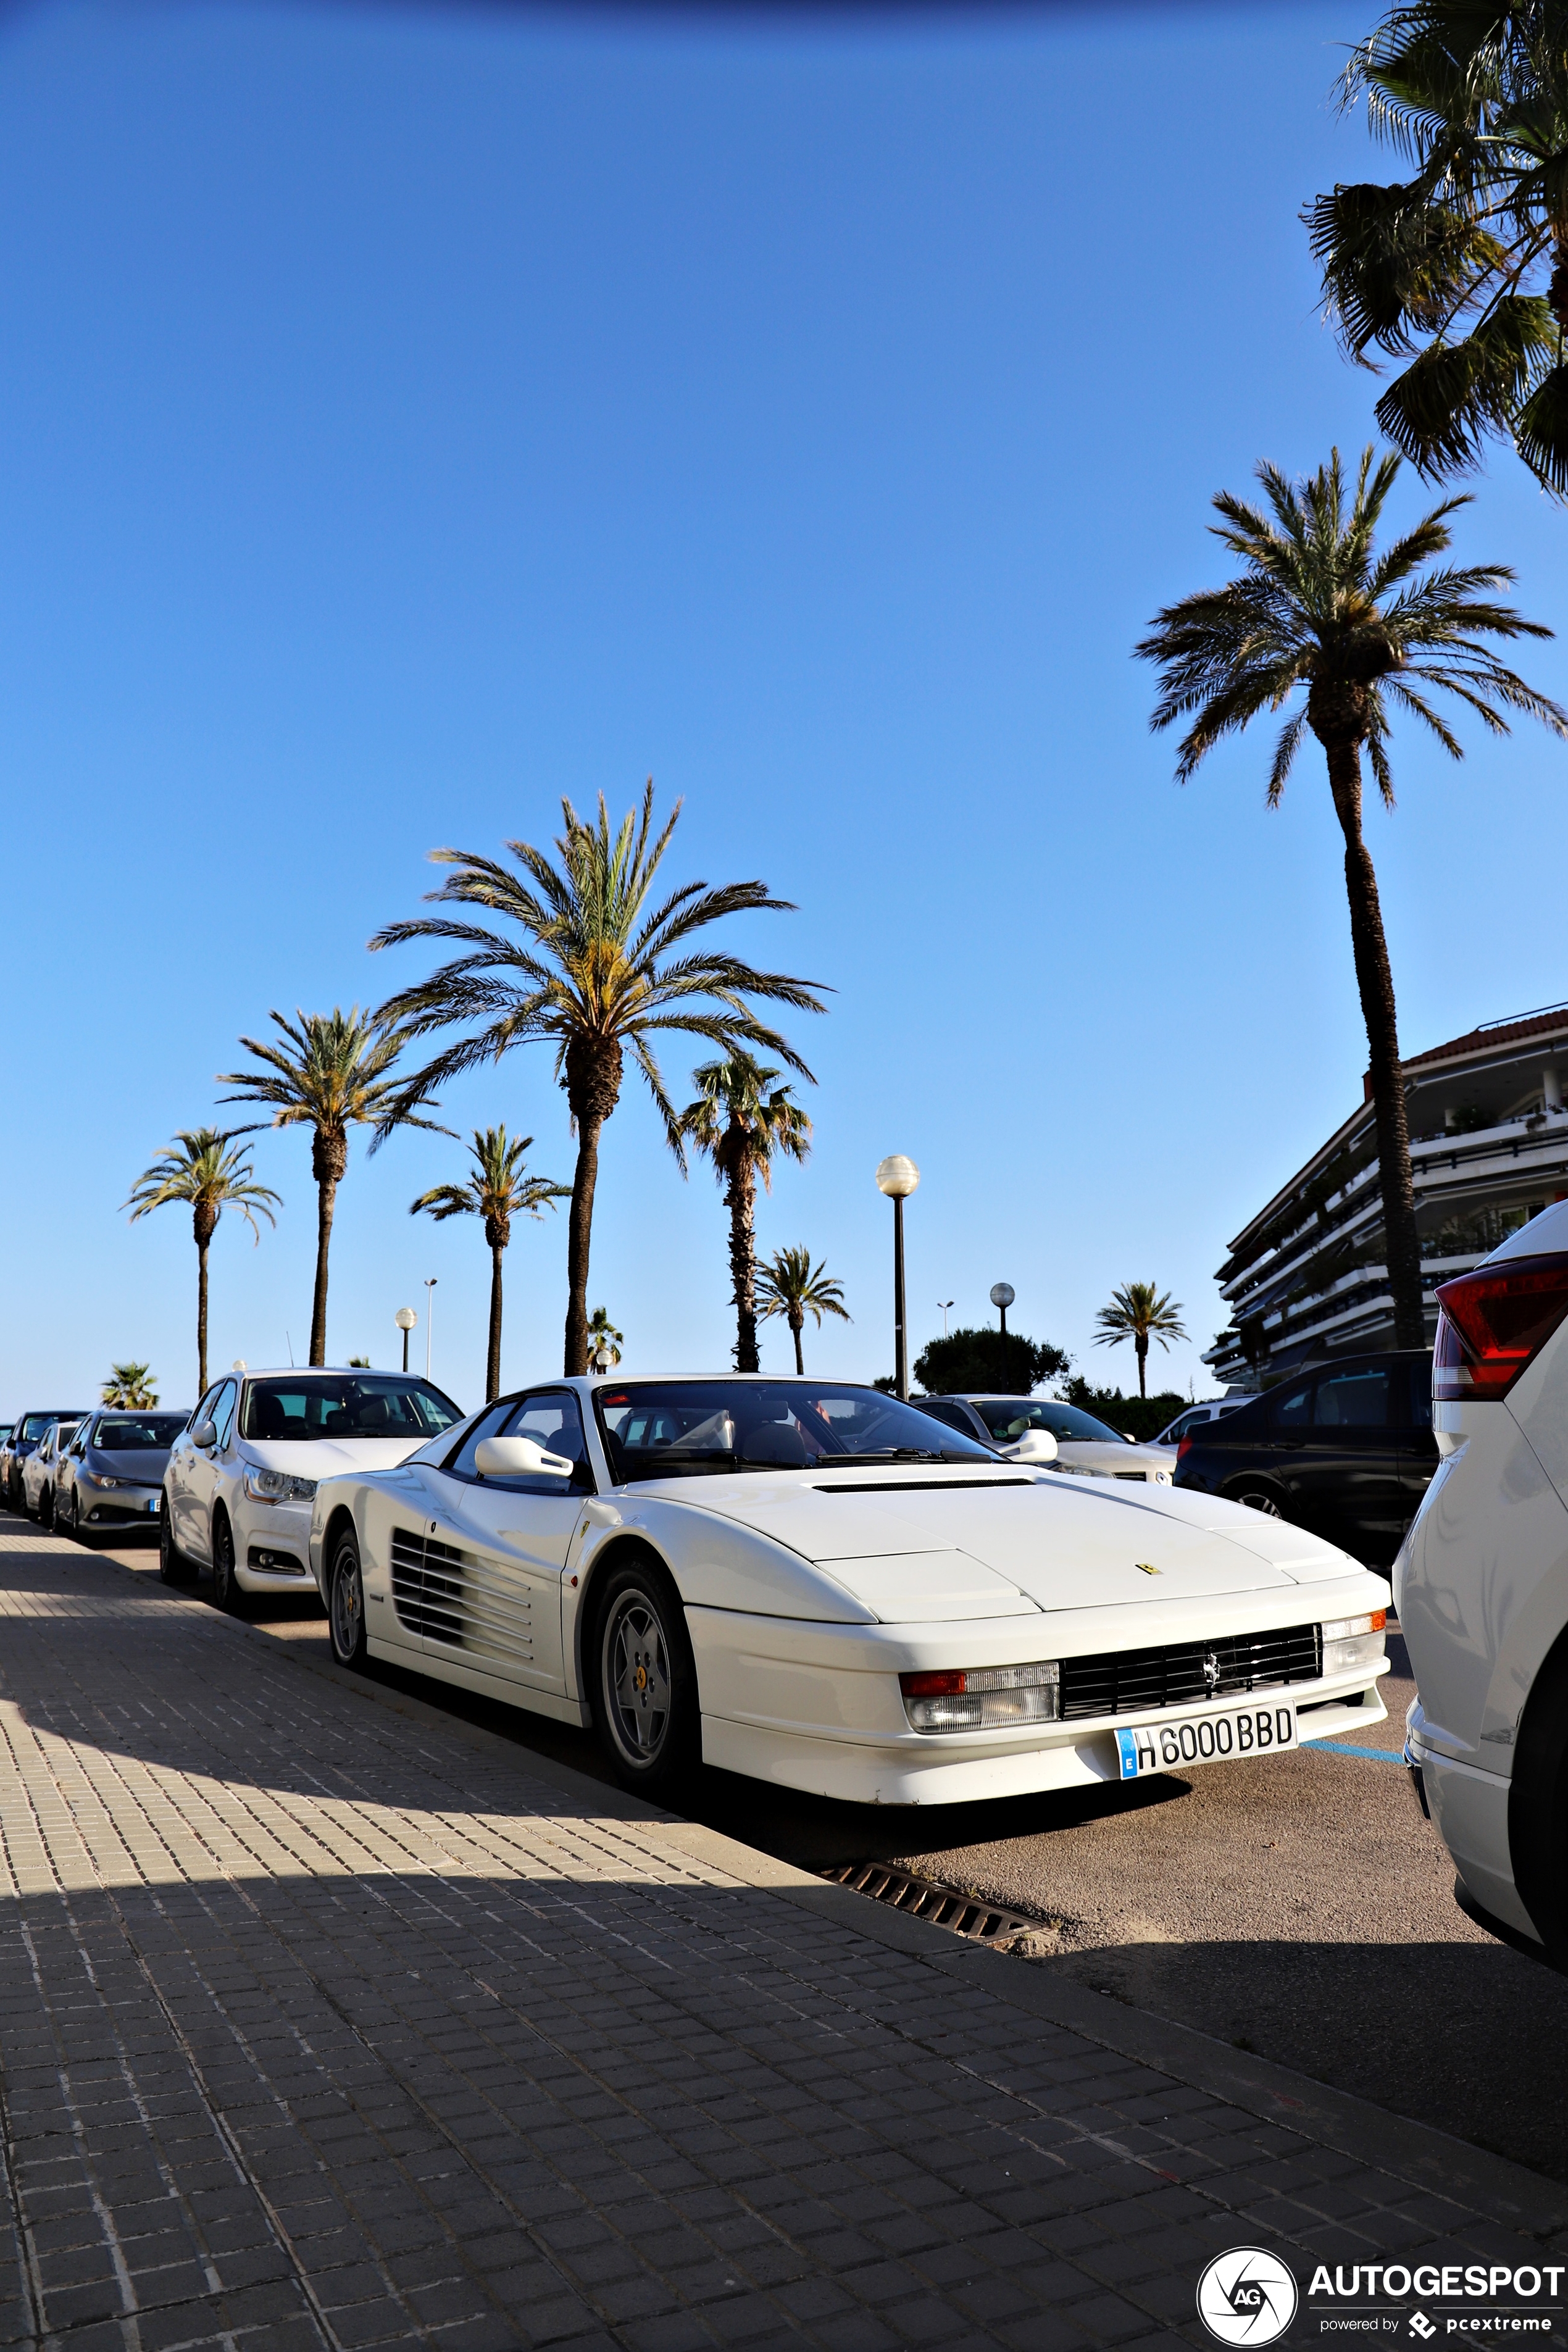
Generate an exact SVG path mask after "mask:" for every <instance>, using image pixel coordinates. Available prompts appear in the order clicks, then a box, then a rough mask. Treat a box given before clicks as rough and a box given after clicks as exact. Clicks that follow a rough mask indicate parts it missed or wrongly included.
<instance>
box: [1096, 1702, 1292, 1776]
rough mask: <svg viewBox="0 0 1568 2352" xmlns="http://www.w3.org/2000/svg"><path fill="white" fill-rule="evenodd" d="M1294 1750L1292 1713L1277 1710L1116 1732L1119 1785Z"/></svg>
mask: <svg viewBox="0 0 1568 2352" xmlns="http://www.w3.org/2000/svg"><path fill="white" fill-rule="evenodd" d="M1295 1745H1296V1710H1295V1708H1294V1707H1293V1706H1279V1705H1278V1704H1276V1705H1274V1706H1258V1704H1257V1702H1256V1701H1254V1703H1253V1704H1252V1705H1251V1706H1236V1707H1230V1706H1226V1707H1216V1708H1214V1709H1212V1710H1211V1711H1210V1712H1208V1713H1206V1714H1204V1715H1188V1716H1179V1717H1176V1718H1175V1719H1174V1720H1173V1721H1170V1722H1166V1723H1141V1724H1139V1725H1137V1726H1136V1727H1133V1728H1131V1729H1127V1730H1123V1729H1122V1728H1121V1726H1118V1727H1117V1733H1116V1752H1117V1755H1118V1757H1119V1759H1121V1778H1122V1779H1123V1780H1141V1779H1142V1777H1143V1776H1144V1775H1145V1774H1146V1773H1149V1772H1179V1771H1180V1770H1181V1769H1182V1767H1183V1765H1184V1764H1219V1763H1225V1762H1226V1761H1230V1762H1234V1761H1235V1759H1237V1757H1238V1756H1252V1757H1257V1756H1272V1755H1274V1754H1275V1753H1276V1752H1277V1751H1278V1750H1279V1748H1294V1747H1295Z"/></svg>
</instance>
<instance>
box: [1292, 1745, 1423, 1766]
mask: <svg viewBox="0 0 1568 2352" xmlns="http://www.w3.org/2000/svg"><path fill="white" fill-rule="evenodd" d="M1300 1744H1301V1746H1302V1747H1303V1748H1328V1749H1330V1750H1331V1753H1332V1754H1334V1755H1335V1756H1370V1757H1371V1758H1372V1759H1373V1763H1374V1764H1403V1763H1404V1761H1405V1759H1404V1757H1403V1756H1402V1755H1401V1754H1400V1752H1399V1750H1398V1748H1352V1746H1351V1744H1350V1741H1349V1740H1348V1739H1303V1740H1302V1741H1301V1743H1300Z"/></svg>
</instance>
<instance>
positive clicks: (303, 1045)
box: [218, 1004, 447, 1364]
mask: <svg viewBox="0 0 1568 2352" xmlns="http://www.w3.org/2000/svg"><path fill="white" fill-rule="evenodd" d="M270 1018H271V1019H272V1020H273V1021H275V1022H276V1023H277V1024H278V1027H279V1029H280V1030H281V1032H282V1034H283V1040H284V1042H283V1043H282V1044H281V1045H272V1044H263V1043H262V1042H260V1041H259V1040H258V1039H257V1038H255V1037H242V1038H241V1039H240V1041H239V1042H240V1044H241V1045H243V1046H244V1047H245V1050H246V1052H247V1054H252V1055H255V1057H256V1059H257V1061H258V1062H259V1063H260V1064H261V1065H262V1067H261V1068H260V1069H259V1070H223V1071H220V1072H219V1074H218V1084H219V1086H221V1087H238V1089H239V1091H238V1093H237V1094H232V1095H225V1096H224V1097H223V1099H224V1101H225V1102H240V1103H267V1104H269V1105H270V1106H271V1109H272V1117H271V1118H270V1119H269V1120H264V1121H258V1125H266V1126H271V1127H309V1128H310V1129H312V1130H313V1134H312V1139H311V1144H310V1173H311V1174H312V1175H313V1176H314V1178H315V1180H316V1284H315V1290H314V1293H313V1295H312V1297H311V1302H310V1361H311V1363H312V1364H324V1363H325V1362H326V1360H327V1256H328V1252H329V1251H330V1249H331V1241H332V1218H333V1216H334V1214H335V1213H336V1210H337V1200H338V1186H339V1185H340V1184H341V1183H342V1181H343V1175H344V1171H346V1169H347V1167H348V1164H349V1129H350V1128H351V1127H353V1126H362V1127H364V1126H373V1127H374V1128H375V1129H376V1134H375V1140H374V1142H373V1143H372V1145H371V1149H372V1150H373V1151H374V1149H375V1145H376V1144H377V1143H379V1142H380V1141H381V1140H382V1139H383V1137H384V1135H386V1134H388V1133H389V1132H390V1131H391V1129H393V1128H395V1127H423V1128H428V1129H434V1130H435V1131H436V1132H437V1133H438V1134H445V1133H446V1132H447V1129H437V1127H436V1122H435V1121H434V1120H433V1119H428V1118H416V1111H417V1110H418V1109H419V1108H420V1106H421V1105H422V1104H424V1103H425V1102H426V1101H427V1099H428V1097H427V1096H426V1092H425V1090H424V1089H423V1088H421V1087H413V1088H410V1087H407V1085H406V1084H403V1085H401V1086H400V1083H399V1081H398V1080H397V1079H396V1078H395V1077H394V1076H393V1072H394V1069H395V1066H396V1063H397V1057H398V1055H400V1054H401V1052H402V1051H403V1045H404V1040H403V1038H402V1037H401V1036H400V1035H399V1034H398V1032H397V1030H396V1029H395V1027H393V1026H392V1025H391V1024H389V1023H387V1022H385V1021H384V1020H383V1019H382V1018H381V1017H380V1015H379V1014H376V1013H362V1012H361V1011H360V1008H359V1006H358V1005H357V1004H353V1005H351V1006H350V1007H349V1010H348V1011H347V1012H346V1013H345V1012H344V1011H343V1010H342V1006H341V1005H334V1006H333V1007H332V1010H331V1013H296V1014H295V1016H294V1019H293V1020H292V1021H285V1019H284V1018H283V1015H282V1014H281V1013H272V1014H271V1015H270ZM255 1131H256V1130H255V1129H253V1128H237V1129H235V1133H236V1134H237V1135H249V1134H254V1133H255Z"/></svg>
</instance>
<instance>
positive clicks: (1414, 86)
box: [1308, 0, 1568, 497]
mask: <svg viewBox="0 0 1568 2352" xmlns="http://www.w3.org/2000/svg"><path fill="white" fill-rule="evenodd" d="M1341 98H1342V104H1343V105H1344V106H1345V107H1346V108H1347V109H1348V108H1350V107H1352V106H1354V105H1356V104H1357V103H1359V101H1360V100H1362V99H1363V98H1364V99H1365V100H1366V104H1367V119H1368V122H1369V125H1370V127H1371V129H1372V131H1373V135H1374V136H1375V137H1377V138H1380V139H1382V140H1384V142H1387V143H1389V144H1390V145H1393V146H1394V147H1396V148H1398V149H1400V150H1402V151H1403V152H1404V153H1405V156H1406V157H1407V158H1408V159H1409V161H1410V163H1411V165H1412V167H1413V169H1412V172H1411V175H1410V177H1409V178H1408V179H1402V180H1394V181H1390V182H1388V183H1386V184H1378V183H1375V182H1373V183H1361V184H1353V185H1345V184H1342V185H1340V186H1338V187H1336V188H1335V189H1334V191H1333V193H1332V194H1331V195H1322V196H1320V197H1319V198H1318V200H1317V202H1316V204H1315V205H1313V206H1312V207H1311V210H1310V214H1309V215H1308V222H1309V226H1310V232H1311V239H1312V250H1313V253H1314V255H1315V256H1316V257H1317V260H1318V262H1319V264H1320V266H1321V269H1322V272H1323V291H1324V294H1325V296H1326V298H1327V301H1328V307H1329V312H1330V315H1331V317H1332V318H1333V319H1334V320H1335V321H1336V323H1337V325H1338V328H1339V331H1340V336H1341V340H1342V342H1343V344H1344V346H1345V348H1346V350H1347V352H1349V353H1350V354H1351V355H1352V357H1353V358H1355V359H1357V360H1359V361H1361V362H1363V364H1365V362H1366V355H1367V352H1369V350H1371V349H1373V348H1374V347H1375V348H1376V349H1377V350H1379V351H1382V352H1387V353H1388V354H1389V355H1390V356H1391V357H1393V358H1397V359H1404V360H1408V361H1409V362H1410V365H1409V366H1408V367H1406V368H1405V370H1404V372H1403V373H1402V374H1400V375H1398V376H1397V377H1396V378H1395V379H1394V383H1392V384H1390V386H1389V388H1388V390H1387V391H1386V392H1385V393H1384V395H1383V398H1382V399H1381V400H1380V401H1379V402H1378V404H1377V421H1378V423H1379V425H1381V426H1382V428H1383V430H1384V433H1386V434H1387V436H1388V437H1389V439H1390V440H1391V441H1392V442H1394V445H1395V446H1397V447H1398V448H1401V449H1403V450H1404V451H1405V455H1406V456H1407V457H1413V458H1414V459H1415V463H1416V465H1417V466H1419V467H1420V468H1421V470H1422V472H1423V473H1424V474H1426V475H1429V476H1431V477H1433V478H1443V477H1444V476H1447V475H1450V474H1453V473H1456V472H1459V471H1465V470H1468V469H1470V468H1473V467H1475V466H1477V465H1478V464H1479V462H1480V458H1481V455H1482V452H1483V449H1484V446H1485V444H1486V442H1487V440H1488V439H1489V438H1490V437H1491V436H1500V437H1501V438H1502V439H1504V440H1511V441H1512V443H1513V445H1514V447H1515V448H1516V449H1517V450H1518V452H1519V455H1520V456H1521V457H1522V458H1523V460H1524V462H1525V464H1526V465H1527V466H1529V467H1531V471H1532V472H1533V473H1534V474H1535V475H1536V476H1537V477H1538V478H1540V480H1541V481H1542V482H1543V483H1544V484H1545V485H1546V487H1547V488H1549V489H1551V490H1552V491H1554V492H1556V494H1557V495H1558V496H1559V497H1562V496H1564V495H1568V366H1564V364H1563V330H1564V328H1565V327H1568V27H1565V26H1564V21H1563V5H1562V0H1525V5H1522V6H1496V7H1493V6H1487V7H1477V6H1476V5H1475V0H1416V5H1414V6H1411V5H1402V6H1397V7H1394V8H1393V9H1391V10H1390V11H1389V13H1388V14H1387V15H1386V16H1384V19H1383V21H1382V23H1381V24H1380V25H1379V26H1377V28H1376V30H1375V31H1374V32H1373V33H1372V34H1370V35H1369V36H1368V37H1367V38H1366V39H1365V40H1364V41H1363V42H1361V43H1360V44H1359V45H1358V47H1356V48H1355V49H1353V50H1352V53H1351V57H1350V61H1349V63H1348V65H1347V66H1346V68H1345V72H1344V75H1343V78H1342V83H1341Z"/></svg>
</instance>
